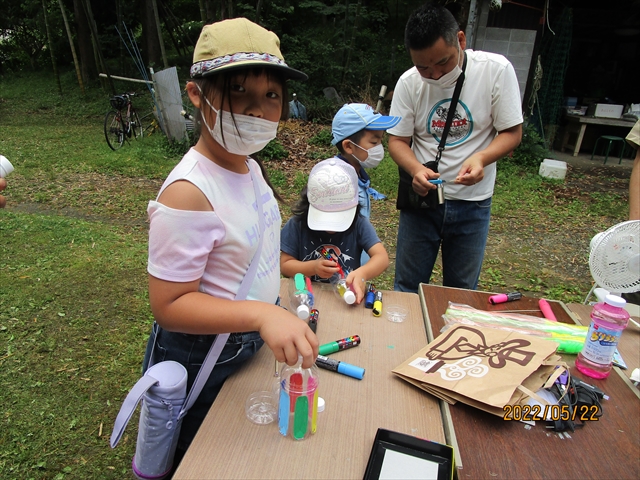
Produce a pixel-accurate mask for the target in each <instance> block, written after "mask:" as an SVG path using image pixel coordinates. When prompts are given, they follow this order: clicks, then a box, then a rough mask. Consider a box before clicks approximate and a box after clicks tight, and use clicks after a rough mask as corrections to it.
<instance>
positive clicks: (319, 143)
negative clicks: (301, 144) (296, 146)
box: [309, 128, 333, 148]
mask: <svg viewBox="0 0 640 480" xmlns="http://www.w3.org/2000/svg"><path fill="white" fill-rule="evenodd" d="M332 139H333V135H332V134H331V128H323V129H322V130H320V131H319V132H318V133H317V134H316V135H314V136H313V137H311V138H310V139H309V145H314V146H316V147H327V148H328V147H332V145H331V140H332Z"/></svg>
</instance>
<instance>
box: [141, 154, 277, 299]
mask: <svg viewBox="0 0 640 480" xmlns="http://www.w3.org/2000/svg"><path fill="white" fill-rule="evenodd" d="M247 163H248V166H249V168H251V170H252V172H253V174H254V177H255V178H256V179H257V181H258V182H259V183H260V185H259V188H260V192H261V198H260V199H259V200H258V201H260V202H261V203H262V209H263V214H264V223H265V232H264V235H265V237H264V241H263V246H262V253H261V255H260V259H259V264H258V271H257V273H256V278H255V280H254V281H253V284H252V286H251V288H250V290H249V294H248V295H247V299H248V300H260V301H264V302H269V303H274V302H275V301H276V299H277V297H278V293H279V290H280V227H281V225H282V218H281V217H280V210H279V208H278V203H277V201H276V199H275V197H274V196H273V191H272V190H271V188H269V186H268V185H267V183H266V181H265V180H264V177H263V176H262V173H261V171H260V167H259V166H258V164H257V163H256V162H255V160H253V159H251V158H248V160H247ZM177 180H186V181H188V182H191V183H193V184H194V185H195V186H196V187H198V188H199V189H200V190H201V191H202V192H203V193H204V195H205V196H206V197H207V199H208V200H209V202H210V203H211V205H212V207H213V211H212V212H211V211H208V212H200V211H186V210H176V209H173V208H169V207H167V206H165V205H163V204H161V203H159V202H157V201H151V202H149V206H148V208H147V213H148V215H149V221H150V228H149V259H148V264H147V271H148V272H149V274H151V275H153V276H154V277H157V278H159V279H161V280H166V281H171V282H191V281H193V280H198V279H199V280H200V287H199V290H200V291H201V292H204V293H207V294H209V295H213V296H215V297H219V298H226V299H234V298H235V295H236V292H237V291H238V288H239V287H240V283H241V282H242V279H243V278H244V275H245V273H246V272H247V270H248V268H249V265H250V263H251V259H252V258H253V255H254V253H255V251H256V248H257V246H258V239H259V226H258V210H257V204H256V198H255V192H254V188H253V183H252V180H251V174H250V173H246V174H238V173H234V172H230V171H229V170H226V169H224V168H222V167H220V166H218V165H217V164H215V163H214V162H212V161H211V160H209V159H207V158H206V157H205V156H203V155H201V154H200V153H198V152H196V151H195V150H194V149H191V150H189V152H187V154H186V155H185V156H184V157H183V159H182V160H181V161H180V163H179V164H178V165H176V167H175V168H174V169H173V171H172V172H171V173H170V174H169V176H168V177H167V179H166V180H165V182H164V184H163V185H162V188H161V189H160V193H162V191H163V190H164V189H165V188H166V187H167V186H168V185H170V184H172V183H173V182H175V181H177ZM160 193H158V196H160Z"/></svg>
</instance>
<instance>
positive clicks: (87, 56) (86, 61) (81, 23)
mask: <svg viewBox="0 0 640 480" xmlns="http://www.w3.org/2000/svg"><path fill="white" fill-rule="evenodd" d="M83 2H84V0H73V14H74V16H75V19H76V35H77V36H78V51H79V54H80V71H81V72H82V80H83V82H85V83H86V82H88V81H89V80H90V79H92V78H98V69H97V65H96V62H95V58H94V55H93V49H92V48H91V45H92V40H91V29H90V28H89V22H88V21H87V16H86V15H85V13H84V6H83Z"/></svg>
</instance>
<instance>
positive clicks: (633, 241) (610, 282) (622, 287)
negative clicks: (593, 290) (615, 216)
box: [589, 220, 640, 293]
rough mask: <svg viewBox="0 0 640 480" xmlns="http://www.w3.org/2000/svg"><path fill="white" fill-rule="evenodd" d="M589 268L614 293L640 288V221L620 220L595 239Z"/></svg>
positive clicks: (600, 283) (597, 281) (601, 284)
mask: <svg viewBox="0 0 640 480" xmlns="http://www.w3.org/2000/svg"><path fill="white" fill-rule="evenodd" d="M593 240H594V241H593V242H592V243H593V245H592V246H591V252H590V254H589V268H590V270H591V276H592V277H593V279H594V280H595V282H596V284H598V285H600V286H601V287H604V288H606V289H607V290H609V291H611V292H619V293H628V292H635V291H637V290H640V220H630V221H628V222H622V223H618V224H617V225H614V226H613V227H611V228H609V229H608V230H606V231H605V232H603V233H601V234H598V235H597V236H596V237H594V239H593Z"/></svg>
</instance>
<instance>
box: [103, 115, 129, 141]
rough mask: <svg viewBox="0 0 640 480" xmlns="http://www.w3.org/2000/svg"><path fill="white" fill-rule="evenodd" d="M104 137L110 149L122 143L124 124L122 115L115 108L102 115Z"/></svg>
mask: <svg viewBox="0 0 640 480" xmlns="http://www.w3.org/2000/svg"><path fill="white" fill-rule="evenodd" d="M104 138H105V139H106V140H107V145H109V148H110V149H111V150H117V149H119V148H120V147H122V144H123V143H124V124H123V123H122V115H121V114H120V112H119V111H117V110H111V111H110V112H109V113H107V115H106V116H105V117H104Z"/></svg>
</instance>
